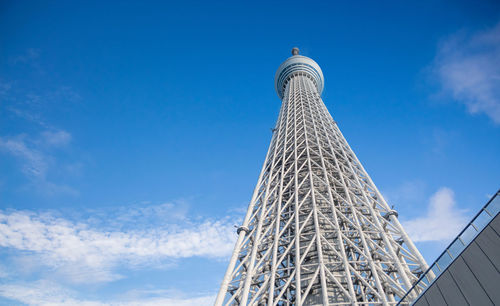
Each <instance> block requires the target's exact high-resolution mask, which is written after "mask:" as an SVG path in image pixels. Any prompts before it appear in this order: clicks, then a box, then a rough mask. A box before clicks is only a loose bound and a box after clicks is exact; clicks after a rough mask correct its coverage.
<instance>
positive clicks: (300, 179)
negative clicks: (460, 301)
mask: <svg viewBox="0 0 500 306" xmlns="http://www.w3.org/2000/svg"><path fill="white" fill-rule="evenodd" d="M291 65H293V67H292V68H293V69H289V66H291ZM300 67H305V68H304V69H302V68H300ZM311 69H312V70H311ZM283 75H284V76H285V77H283ZM275 82H276V90H277V92H278V95H279V96H280V97H281V98H282V100H283V101H282V106H281V111H280V114H279V117H278V121H277V123H276V127H275V129H273V137H272V140H271V145H270V147H269V150H268V153H267V155H266V159H265V162H264V165H263V167H262V171H261V174H260V176H259V180H258V182H257V186H256V187H255V190H254V194H253V197H252V200H251V202H250V205H249V207H248V211H247V215H246V217H245V220H244V222H243V224H242V226H241V227H240V228H239V229H238V240H237V242H236V246H235V249H234V252H233V254H232V256H231V259H230V262H229V266H228V268H227V271H226V274H225V276H224V280H223V282H222V285H221V288H220V291H219V294H218V296H217V300H216V302H215V304H216V305H358V304H371V305H375V304H380V305H394V304H396V303H397V302H398V301H399V300H400V299H401V297H403V296H404V294H405V293H406V291H407V290H408V289H409V288H410V287H411V286H412V285H413V284H414V283H415V282H416V281H417V280H418V277H419V275H420V274H421V273H422V271H425V270H426V269H427V264H426V262H425V260H424V259H423V257H422V255H421V254H420V253H419V252H418V250H417V248H416V247H415V245H414V244H413V242H412V241H411V240H410V238H409V237H408V235H407V234H406V233H405V231H404V229H403V227H402V226H401V224H400V223H399V221H398V220H397V216H396V214H397V213H396V212H395V211H394V210H392V209H391V208H390V207H389V206H388V205H387V203H386V202H385V200H384V199H383V197H382V195H381V194H380V192H379V191H378V190H377V188H376V186H375V185H374V183H373V181H372V180H371V178H370V177H369V176H368V174H367V173H366V171H365V170H364V168H363V166H362V165H361V163H360V162H359V160H358V159H357V157H356V155H355V154H354V152H353V151H352V150H351V148H350V147H349V144H348V143H347V141H346V140H345V138H344V136H343V135H342V133H341V132H340V130H339V128H338V126H337V124H336V123H335V122H334V121H333V119H332V117H331V115H330V114H329V112H328V110H327V109H326V106H325V105H324V103H323V101H322V100H321V97H320V94H321V91H322V88H323V83H324V80H323V74H322V73H321V69H320V68H319V66H318V65H317V64H316V63H315V62H314V61H313V60H312V59H310V58H307V57H304V56H300V55H294V56H292V57H291V58H289V59H287V60H286V61H285V62H284V63H283V64H282V65H281V66H280V68H279V69H278V72H277V73H276V79H275ZM414 294H418V292H416V293H414Z"/></svg>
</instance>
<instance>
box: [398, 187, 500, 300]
mask: <svg viewBox="0 0 500 306" xmlns="http://www.w3.org/2000/svg"><path fill="white" fill-rule="evenodd" d="M499 211H500V190H499V191H498V192H497V193H496V194H495V195H494V196H493V198H492V199H491V200H490V201H488V203H486V205H485V206H484V207H483V208H482V209H481V211H480V212H479V213H478V214H477V215H476V216H475V217H474V218H473V219H472V221H471V222H470V223H469V224H468V225H467V226H466V227H465V229H464V230H463V231H462V232H461V233H460V234H459V235H458V236H457V238H455V240H453V242H452V243H451V244H450V245H449V246H448V248H446V250H445V251H444V252H443V253H442V254H441V255H440V256H439V258H438V259H437V260H436V261H435V262H434V263H433V264H432V266H431V267H430V268H429V270H427V271H426V272H425V273H424V275H423V276H422V277H421V278H420V280H419V281H418V282H417V283H416V284H415V286H414V287H413V288H412V289H411V290H409V292H410V291H412V290H417V288H419V287H420V288H422V287H424V284H425V285H428V284H429V281H428V280H429V279H433V281H432V282H430V285H428V286H426V287H427V289H426V290H425V291H423V292H422V293H421V294H420V295H419V296H418V297H417V299H416V300H415V301H412V300H411V298H410V295H409V294H407V295H406V296H405V297H404V298H403V299H402V300H401V302H400V303H399V304H409V303H411V304H413V305H416V306H427V305H432V306H433V305H500V214H499ZM432 275H434V276H435V278H434V277H432Z"/></svg>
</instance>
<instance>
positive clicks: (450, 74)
mask: <svg viewBox="0 0 500 306" xmlns="http://www.w3.org/2000/svg"><path fill="white" fill-rule="evenodd" d="M433 70H434V73H435V75H436V76H437V78H438V79H439V82H440V84H441V86H442V89H443V91H444V92H445V93H447V94H450V95H451V96H452V97H453V98H454V99H455V100H456V101H457V102H460V103H463V104H465V105H466V107H467V109H468V111H469V112H470V113H471V114H476V113H484V114H486V115H488V116H489V117H490V118H491V119H492V120H493V121H494V122H495V123H496V124H500V23H499V24H497V25H496V26H495V27H493V28H491V29H489V30H486V31H483V32H478V33H475V34H472V35H470V34H469V35H468V34H464V33H463V32H462V33H459V34H456V35H454V36H452V37H450V38H448V39H447V40H445V41H444V42H443V43H441V44H440V46H439V49H438V53H437V56H436V59H435V62H434V67H433Z"/></svg>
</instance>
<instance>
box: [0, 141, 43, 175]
mask: <svg viewBox="0 0 500 306" xmlns="http://www.w3.org/2000/svg"><path fill="white" fill-rule="evenodd" d="M0 149H2V150H4V151H6V152H7V153H10V154H11V155H14V156H16V157H18V158H20V159H21V160H23V165H22V171H23V173H24V174H26V175H28V176H29V177H36V178H40V177H45V174H46V172H47V168H48V165H47V162H46V160H45V158H44V156H43V154H42V153H41V152H39V151H38V150H36V149H33V148H29V147H28V145H27V143H26V135H23V134H21V135H18V136H16V137H14V138H10V139H4V138H0Z"/></svg>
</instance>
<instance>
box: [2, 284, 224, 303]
mask: <svg viewBox="0 0 500 306" xmlns="http://www.w3.org/2000/svg"><path fill="white" fill-rule="evenodd" d="M162 293H163V294H166V295H172V296H171V297H165V296H164V297H136V298H134V299H127V300H125V299H120V300H114V301H99V300H88V299H80V298H78V297H77V294H76V293H75V292H74V291H72V290H68V289H66V288H64V287H61V286H60V285H58V284H57V283H54V282H51V281H47V280H41V281H37V282H33V283H27V284H26V283H24V284H8V285H0V296H2V297H4V298H7V299H11V300H15V301H18V302H21V303H24V304H28V305H40V306H59V305H61V306H62V305H72V306H160V305H162V306H191V305H193V306H194V305H199V306H203V305H212V304H213V301H214V300H215V296H214V295H205V296H197V297H184V296H179V295H178V294H172V293H171V292H169V291H165V292H162Z"/></svg>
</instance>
